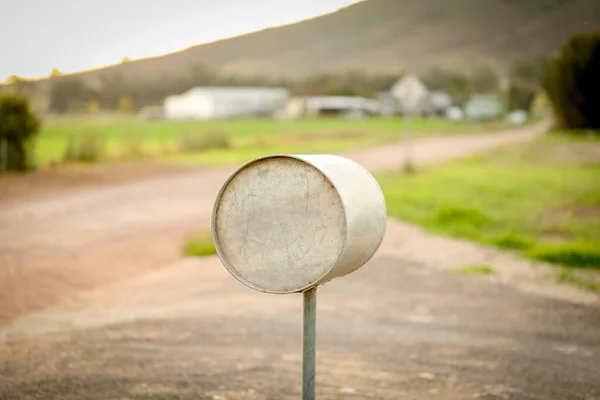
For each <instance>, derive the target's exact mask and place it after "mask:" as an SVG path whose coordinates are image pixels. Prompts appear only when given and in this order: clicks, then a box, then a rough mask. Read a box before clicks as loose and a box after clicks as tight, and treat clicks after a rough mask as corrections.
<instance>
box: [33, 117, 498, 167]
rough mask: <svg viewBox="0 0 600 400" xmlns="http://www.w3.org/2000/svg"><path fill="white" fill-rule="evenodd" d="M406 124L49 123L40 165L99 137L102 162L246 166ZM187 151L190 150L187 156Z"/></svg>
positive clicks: (425, 127)
mask: <svg viewBox="0 0 600 400" xmlns="http://www.w3.org/2000/svg"><path fill="white" fill-rule="evenodd" d="M504 128H507V126H506V125H505V124H504V123H502V122H490V123H485V124H482V123H470V122H451V121H446V120H441V119H439V120H437V119H430V120H425V119H422V120H416V121H414V123H413V129H414V132H415V134H416V135H424V134H438V133H450V134H451V133H467V132H480V131H491V130H499V129H504ZM403 132H404V125H403V121H402V120H401V119H393V120H389V119H367V120H358V121H357V120H348V119H327V118H323V119H306V120H297V121H276V120H228V121H208V122H202V121H198V122H172V121H146V122H145V121H140V120H137V119H134V118H122V119H95V120H94V119H83V118H79V119H76V118H60V119H54V120H49V121H45V123H44V125H43V130H42V132H41V134H40V137H39V139H38V142H37V148H36V149H37V150H36V156H37V160H38V163H39V164H40V165H46V164H49V163H59V162H61V161H62V160H63V158H64V155H65V151H66V149H67V146H68V143H69V140H70V138H73V137H84V136H86V135H93V136H96V137H98V138H101V140H102V142H103V143H104V149H105V150H104V152H103V153H104V154H103V156H102V160H105V161H106V160H119V159H126V158H132V157H139V156H140V155H144V156H146V157H148V156H151V157H158V158H161V159H164V160H166V161H169V162H185V163H201V164H228V163H240V162H243V161H246V160H248V159H250V158H253V157H256V156H259V155H263V154H266V153H289V152H305V153H314V152H333V151H343V150H349V149H354V148H360V147H367V146H373V145H377V144H381V143H388V142H393V141H397V140H400V139H401V138H402V135H403ZM211 133H212V134H215V133H216V134H218V135H220V136H222V137H225V138H226V140H227V144H226V145H225V146H221V147H223V148H216V149H215V148H212V149H210V148H208V147H210V146H207V148H206V149H203V151H190V150H200V149H197V148H183V149H182V148H181V146H180V145H179V144H180V143H181V139H182V137H184V136H186V135H188V136H189V135H192V136H196V137H200V136H203V135H206V134H211ZM186 150H187V151H186Z"/></svg>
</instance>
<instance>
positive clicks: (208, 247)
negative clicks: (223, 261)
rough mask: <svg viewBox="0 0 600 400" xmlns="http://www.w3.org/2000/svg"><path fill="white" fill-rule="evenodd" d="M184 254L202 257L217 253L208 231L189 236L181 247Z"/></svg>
mask: <svg viewBox="0 0 600 400" xmlns="http://www.w3.org/2000/svg"><path fill="white" fill-rule="evenodd" d="M183 253H184V254H185V255H186V256H192V257H203V256H210V255H213V254H216V253H217V250H216V249H215V245H214V243H213V240H212V236H211V234H210V233H208V234H204V235H198V236H195V237H193V238H191V239H190V240H189V241H188V242H187V243H186V244H185V247H184V249H183Z"/></svg>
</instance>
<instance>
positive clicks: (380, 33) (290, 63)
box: [82, 0, 600, 80]
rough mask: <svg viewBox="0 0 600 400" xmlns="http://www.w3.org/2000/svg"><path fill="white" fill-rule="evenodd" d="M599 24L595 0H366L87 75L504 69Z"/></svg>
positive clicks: (149, 76)
mask: <svg viewBox="0 0 600 400" xmlns="http://www.w3.org/2000/svg"><path fill="white" fill-rule="evenodd" d="M594 29H600V5H599V3H598V2H597V0H453V1H439V0H368V1H365V2H362V3H357V4H354V5H352V6H349V7H346V8H343V9H341V10H339V11H338V12H335V13H333V14H328V15H325V16H322V17H318V18H314V19H311V20H307V21H303V22H299V23H296V24H292V25H287V26H283V27H277V28H271V29H266V30H263V31H259V32H255V33H251V34H248V35H245V36H240V37H236V38H232V39H226V40H221V41H218V42H213V43H209V44H204V45H199V46H195V47H191V48H189V49H186V50H183V51H181V52H177V53H172V54H169V55H165V56H161V57H156V58H151V59H145V60H139V61H134V62H129V63H126V64H121V65H117V66H113V67H108V68H104V69H101V70H96V71H89V72H86V73H83V74H82V75H84V76H85V77H86V78H90V79H91V80H94V78H97V77H99V76H100V75H101V74H106V73H109V74H110V73H113V72H117V71H118V72H120V73H122V74H123V76H124V77H125V78H133V79H140V78H141V79H143V78H147V79H155V78H156V77H159V76H163V75H165V74H184V73H186V71H189V69H190V68H191V67H192V66H194V65H203V66H206V67H209V68H212V69H215V70H217V71H220V72H222V73H231V74H236V75H246V76H248V75H269V76H272V77H276V76H285V77H294V76H303V75H308V74H311V73H315V72H334V71H342V70H349V69H362V70H365V71H367V72H373V73H376V72H394V71H398V70H401V69H410V70H413V71H420V70H423V69H425V68H427V67H430V66H434V65H435V66H441V67H446V68H465V67H470V66H473V65H475V64H477V63H479V62H494V63H496V65H498V66H500V67H502V66H503V65H505V64H506V63H507V62H508V61H510V60H511V59H512V58H514V57H515V56H519V55H533V54H536V53H547V52H550V51H553V50H556V49H557V48H558V46H560V44H561V43H562V42H563V41H564V40H565V39H567V38H568V37H569V36H570V35H571V34H573V33H576V32H580V31H588V30H594Z"/></svg>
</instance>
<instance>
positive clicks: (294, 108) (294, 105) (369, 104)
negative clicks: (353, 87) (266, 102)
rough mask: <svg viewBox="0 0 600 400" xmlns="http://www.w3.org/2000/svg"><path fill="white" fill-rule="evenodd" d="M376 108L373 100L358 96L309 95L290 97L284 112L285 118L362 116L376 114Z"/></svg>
mask: <svg viewBox="0 0 600 400" xmlns="http://www.w3.org/2000/svg"><path fill="white" fill-rule="evenodd" d="M378 109H379V106H378V104H377V102H376V101H375V100H371V99H367V98H364V97H359V96H309V97H298V98H293V99H290V101H288V104H287V107H286V113H285V114H286V117H287V118H298V117H317V116H327V115H335V116H346V117H362V116H366V115H373V114H377V113H378Z"/></svg>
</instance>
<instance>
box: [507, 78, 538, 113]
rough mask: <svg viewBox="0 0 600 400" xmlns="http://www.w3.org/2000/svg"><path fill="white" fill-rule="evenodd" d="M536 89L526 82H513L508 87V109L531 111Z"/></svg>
mask: <svg viewBox="0 0 600 400" xmlns="http://www.w3.org/2000/svg"><path fill="white" fill-rule="evenodd" d="M534 99H535V90H534V89H533V88H532V87H531V86H529V85H527V84H524V83H517V82H511V83H510V86H509V87H508V109H509V110H517V109H521V110H525V111H527V112H529V111H531V108H532V105H533V100H534Z"/></svg>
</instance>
